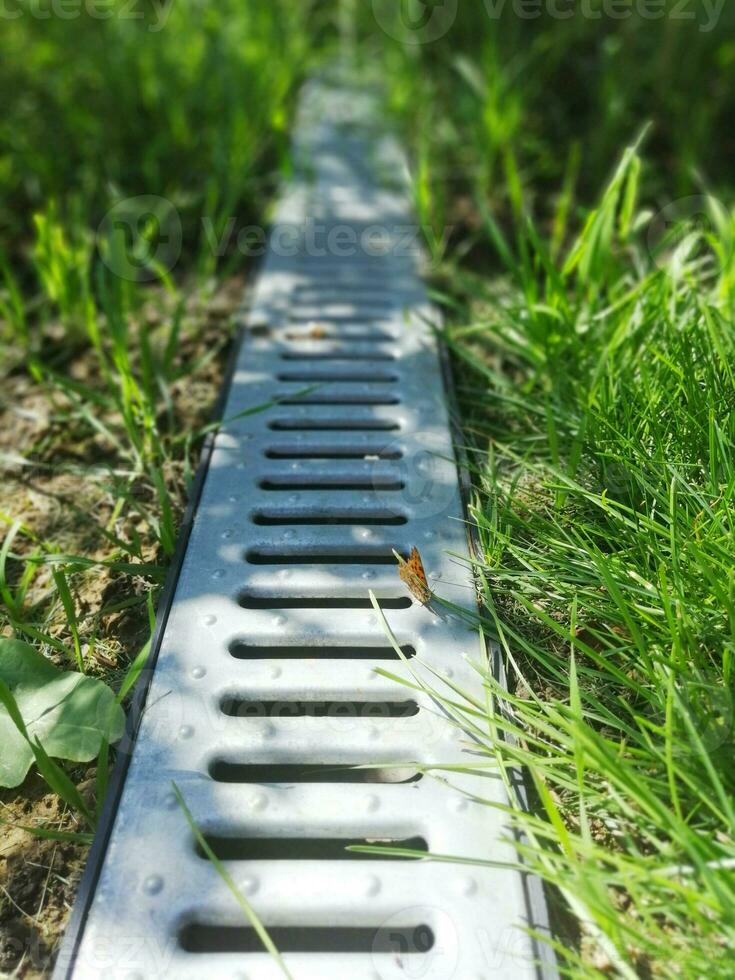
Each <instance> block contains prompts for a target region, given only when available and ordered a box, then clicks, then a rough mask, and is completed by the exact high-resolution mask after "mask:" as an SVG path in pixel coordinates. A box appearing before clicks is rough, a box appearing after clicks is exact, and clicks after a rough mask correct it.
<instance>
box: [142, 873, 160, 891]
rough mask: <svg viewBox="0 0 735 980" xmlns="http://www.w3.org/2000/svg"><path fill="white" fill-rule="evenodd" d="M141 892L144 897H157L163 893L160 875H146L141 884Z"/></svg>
mask: <svg viewBox="0 0 735 980" xmlns="http://www.w3.org/2000/svg"><path fill="white" fill-rule="evenodd" d="M143 891H144V892H145V893H146V895H157V894H158V893H159V892H160V891H163V878H162V877H161V876H160V875H148V877H147V878H146V879H145V881H144V882H143Z"/></svg>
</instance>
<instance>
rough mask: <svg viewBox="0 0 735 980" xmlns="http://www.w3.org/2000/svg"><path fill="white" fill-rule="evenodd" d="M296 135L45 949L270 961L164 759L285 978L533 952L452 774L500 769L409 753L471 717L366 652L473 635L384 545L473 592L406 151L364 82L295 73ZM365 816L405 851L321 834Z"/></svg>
mask: <svg viewBox="0 0 735 980" xmlns="http://www.w3.org/2000/svg"><path fill="white" fill-rule="evenodd" d="M295 154H296V159H297V176H296V177H294V178H293V179H292V180H291V182H290V183H289V185H288V187H287V188H286V190H285V192H284V195H283V197H282V200H281V202H280V206H279V208H278V211H277V214H276V216H275V222H274V226H273V231H272V236H271V241H270V246H269V252H268V255H267V258H266V261H265V263H264V267H263V270H262V272H261V275H260V277H259V281H258V284H257V288H256V290H255V296H254V302H253V306H252V309H251V311H250V313H249V315H248V323H247V326H248V328H249V329H247V330H246V334H245V338H244V342H243V344H242V347H241V350H240V353H239V355H238V361H237V365H236V369H235V372H234V375H233V377H232V380H231V385H230V389H229V393H228V396H227V401H226V406H225V410H224V417H225V419H226V420H229V421H227V422H226V424H225V425H224V427H223V428H222V430H221V431H220V432H219V434H218V436H217V438H216V444H215V448H214V451H213V453H212V456H211V460H210V464H209V468H208V471H207V474H206V477H205V481H204V485H203V489H202V492H201V497H200V502H199V506H198V509H197V512H196V515H195V519H194V522H193V527H192V530H191V534H190V538H189V542H188V547H187V550H186V553H185V556H184V558H183V564H182V567H181V571H180V575H179V578H178V584H177V587H176V591H175V595H174V597H173V602H172V605H171V608H170V612H169V616H168V620H167V623H166V626H165V630H164V633H163V637H162V641H161V646H160V653H159V656H158V660H157V665H156V669H155V672H154V674H153V677H152V680H151V683H150V687H149V690H148V694H147V699H146V706H145V710H144V713H143V716H142V720H141V723H140V728H139V734H138V738H137V742H136V744H135V747H134V751H133V756H132V760H131V762H130V766H129V770H128V774H127V778H126V781H125V785H124V789H123V792H122V796H121V799H120V803H119V807H118V811H117V814H116V816H115V820H114V824H113V825H112V829H111V832H110V836H109V842H108V845H107V848H106V852H105V854H104V858H103V860H102V864H101V868H100V870H99V875H98V878H97V881H96V887H95V889H94V892H93V894H92V895H91V897H90V899H89V904H88V909H87V910H86V915H85V916H83V917H82V918H83V921H82V923H81V925H80V927H79V928H78V929H77V930H76V933H77V934H76V936H75V937H73V938H72V939H70V941H69V942H68V943H67V945H66V946H65V948H64V949H63V950H62V955H61V957H60V960H59V962H58V964H57V974H56V975H57V977H73V978H75V980H86V978H99V977H105V978H115V980H117V978H119V980H122V978H126V980H133V978H144V980H148V978H163V977H166V978H173V980H201V978H202V977H207V978H208V980H217V978H233V980H235V978H238V980H246V978H247V980H271V978H276V977H279V976H282V974H281V972H280V970H279V967H278V965H277V964H276V963H275V961H274V960H272V959H271V958H270V956H269V955H268V954H267V953H266V952H264V951H263V949H262V946H261V944H260V942H259V940H258V937H257V935H256V933H255V931H254V930H253V928H251V926H250V925H249V924H248V923H247V922H246V921H245V920H244V917H243V913H242V910H241V909H240V908H239V906H238V904H237V903H236V902H235V900H234V899H233V896H232V894H231V893H230V892H229V891H228V889H227V887H226V885H225V883H224V882H223V881H222V879H221V878H220V876H219V875H218V873H217V871H216V869H215V868H214V867H213V866H212V864H211V862H210V861H209V860H207V859H206V857H205V856H204V855H203V853H202V852H201V851H200V850H199V848H198V847H197V844H196V841H195V839H194V837H193V836H192V834H191V832H190V830H189V828H188V826H187V823H186V819H185V816H184V814H183V812H182V810H181V808H180V807H179V806H178V804H177V801H176V798H175V796H174V793H173V791H172V782H174V781H175V783H176V784H177V785H178V787H179V788H180V790H181V793H182V794H183V797H184V798H185V800H186V802H187V804H188V806H189V808H190V810H191V812H192V814H193V817H194V819H195V821H196V823H197V824H198V826H199V828H200V829H201V832H202V833H203V834H204V836H205V838H206V839H207V840H208V842H209V844H210V846H211V847H212V849H213V850H214V852H215V854H216V855H217V856H218V857H219V858H220V859H221V860H222V861H223V862H225V865H226V867H227V869H228V871H229V872H230V873H231V875H232V877H233V879H234V881H235V883H236V884H237V886H238V888H239V889H240V890H241V892H242V894H243V895H245V896H246V897H247V899H248V901H249V902H250V903H251V904H252V906H253V908H254V909H255V910H256V912H257V914H258V916H259V917H260V918H261V920H262V921H263V923H264V924H265V925H266V927H267V928H268V930H269V932H270V934H271V936H272V938H273V940H274V941H275V943H276V945H277V946H278V947H279V949H280V950H281V952H282V953H283V954H284V957H285V961H286V963H287V965H288V967H289V969H290V971H291V973H292V975H293V977H294V978H295V980H344V978H345V977H349V978H350V980H393V978H401V980H405V978H410V977H414V978H418V977H420V978H426V980H450V978H455V980H483V978H484V980H490V978H491V977H492V978H493V980H495V978H500V977H505V978H513V980H518V978H530V977H538V976H540V975H541V974H543V975H545V976H551V975H554V967H553V963H551V964H549V962H548V960H547V966H546V967H539V966H538V961H539V958H540V957H541V956H542V955H543V954H542V953H541V951H540V949H539V948H537V947H536V946H535V944H534V942H533V941H532V940H531V939H530V938H529V937H528V935H527V933H526V932H525V928H526V927H528V926H529V925H533V926H535V927H537V928H544V926H545V922H544V912H543V903H542V902H541V903H540V904H537V903H534V902H532V901H531V899H530V898H529V882H528V880H527V879H526V878H525V876H523V875H521V874H519V873H518V872H516V871H513V870H509V869H504V868H502V867H500V866H498V863H502V862H508V863H512V862H515V861H517V856H516V854H515V851H514V849H513V847H512V846H511V845H510V844H509V843H508V842H507V839H508V837H509V836H510V834H509V832H508V831H507V829H506V828H505V827H504V820H503V816H502V814H501V813H500V811H498V810H497V809H493V808H492V807H488V806H485V805H482V804H479V803H476V802H474V800H473V798H472V797H473V796H478V797H482V798H484V799H489V800H494V801H497V802H500V803H502V802H504V801H505V799H506V797H505V794H504V790H503V787H502V783H501V782H500V780H499V779H497V778H495V777H493V776H488V777H487V778H482V779H477V778H472V777H467V776H459V775H457V776H452V777H451V778H449V780H448V781H443V780H439V779H436V778H433V777H431V776H424V777H423V778H421V774H420V772H419V771H418V770H417V765H418V766H421V765H424V764H450V765H451V764H454V763H460V762H462V761H463V760H465V761H466V760H467V759H468V753H470V752H471V744H470V743H468V741H467V739H466V737H465V736H462V735H461V733H458V731H457V730H456V729H455V728H454V727H453V726H452V725H451V723H449V722H448V721H447V720H446V719H445V718H444V717H443V716H442V714H441V712H440V711H439V710H438V708H437V707H436V705H435V704H433V703H432V701H431V700H430V699H428V698H427V697H425V696H424V695H423V694H422V693H420V692H418V691H415V690H412V689H410V688H408V687H405V686H402V685H399V684H397V683H396V682H395V681H392V680H390V679H388V678H386V677H383V676H381V675H380V674H378V673H377V672H376V668H381V667H382V668H387V669H389V670H390V671H392V672H394V673H395V674H398V675H403V676H409V668H408V667H407V665H406V663H408V664H410V665H411V667H412V668H413V669H417V670H419V671H421V670H423V669H425V668H424V667H423V666H422V665H424V664H425V665H428V666H430V667H431V668H432V669H434V670H436V671H438V672H440V673H441V674H444V675H446V676H448V677H449V678H451V680H452V681H453V682H454V683H456V684H458V685H460V686H461V687H463V688H466V689H474V690H477V689H478V687H479V685H478V679H477V674H476V672H475V671H474V669H473V668H472V666H471V663H470V662H471V661H473V660H474V661H478V660H479V659H480V656H481V653H480V648H479V643H478V640H477V637H476V636H475V635H474V634H473V633H472V632H470V631H468V630H467V628H466V627H465V626H464V625H462V624H461V623H460V621H459V619H458V618H456V617H451V616H450V617H446V616H442V615H440V614H438V613H437V612H435V611H433V610H432V609H430V608H427V607H425V606H422V605H421V604H420V603H418V602H416V601H415V600H413V599H412V598H411V596H410V595H409V593H408V591H407V590H406V588H405V587H404V586H403V584H402V583H401V582H400V580H399V577H398V574H397V567H396V561H395V558H394V556H393V551H394V550H395V551H397V552H398V553H399V554H404V555H408V553H409V552H410V549H411V548H412V547H413V546H417V547H418V548H419V550H420V552H421V555H422V557H423V561H424V565H425V567H426V570H427V572H428V574H429V577H430V579H431V584H432V586H433V588H434V589H436V590H437V591H438V592H440V593H441V595H442V596H443V597H445V598H446V599H448V600H451V601H452V602H455V603H457V604H458V605H461V606H465V607H467V608H468V609H471V608H472V607H473V604H474V602H475V595H474V590H473V586H472V581H471V578H470V576H469V573H468V571H467V567H466V565H463V564H462V563H461V562H459V561H457V560H456V558H452V557H450V555H455V556H465V557H466V556H467V554H468V544H467V535H466V525H465V523H464V514H463V509H462V501H461V495H460V489H459V484H458V476H457V467H456V463H455V461H454V454H453V449H452V442H451V437H450V427H449V418H448V412H447V407H446V398H445V393H444V389H443V384H442V372H441V365H440V358H439V355H438V351H437V347H436V343H435V340H434V337H433V334H432V331H431V329H430V327H429V326H428V324H429V323H430V322H431V321H432V319H435V316H436V314H435V312H434V311H433V310H432V308H431V306H430V305H429V303H428V301H427V296H426V293H425V289H424V287H423V285H422V284H421V281H420V279H419V276H418V263H417V254H416V252H417V250H416V241H417V234H416V228H415V226H414V223H413V221H414V219H413V218H412V214H411V206H410V184H409V180H408V176H407V172H406V168H405V163H404V160H403V157H402V155H401V152H400V150H399V148H398V147H397V144H396V143H395V141H394V140H393V139H392V138H391V137H389V136H387V135H386V134H385V133H384V132H383V130H382V128H381V126H380V121H379V116H378V110H377V108H376V104H375V103H374V101H373V97H372V96H371V95H369V94H366V93H361V92H358V91H351V90H348V89H344V88H335V87H331V86H329V85H328V84H326V83H320V82H313V83H311V84H310V85H309V86H307V88H306V90H305V93H304V96H303V99H302V109H301V114H300V118H299V121H298V124H297V128H296V138H295ZM274 398H277V399H278V403H277V404H276V405H275V406H273V407H271V408H270V409H268V410H265V411H262V412H258V413H256V414H249V415H248V414H243V413H245V412H246V411H247V410H248V409H250V408H252V406H254V405H258V404H262V403H266V402H268V401H269V400H271V399H274ZM369 590H372V591H373V592H374V594H375V595H376V596H377V597H378V598H379V600H380V604H381V606H382V608H383V610H384V614H385V616H386V618H387V619H388V622H389V623H390V626H391V628H392V630H393V632H394V634H395V636H396V638H397V640H398V642H399V644H400V645H401V646H402V649H403V652H404V654H405V656H406V658H407V662H406V663H404V662H403V661H402V660H401V659H400V658H398V657H397V656H396V654H395V651H394V650H393V648H392V647H391V645H390V642H389V641H388V639H387V638H386V635H385V632H384V631H383V629H382V627H381V624H380V622H379V619H378V617H377V614H376V613H375V610H374V609H373V608H372V606H371V603H370V599H369ZM356 766H361V767H362V768H354V767H356ZM450 784H451V785H450ZM375 842H384V843H387V844H391V845H393V846H396V847H401V848H404V849H409V850H412V851H415V852H417V853H418V855H419V856H418V857H404V858H398V857H395V858H389V857H387V856H382V857H376V856H374V855H365V854H360V853H355V852H349V851H346V850H345V848H346V847H347V846H349V845H353V844H360V843H375ZM427 851H431V852H434V853H436V854H445V855H447V854H449V855H458V856H460V857H461V856H464V857H467V858H478V857H480V858H484V859H487V861H488V862H489V863H491V864H492V865H493V866H483V867H480V866H473V865H470V864H468V865H461V864H451V863H442V862H438V861H431V860H429V859H425V858H421V856H420V855H421V854H423V853H425V852H427ZM532 906H533V907H532Z"/></svg>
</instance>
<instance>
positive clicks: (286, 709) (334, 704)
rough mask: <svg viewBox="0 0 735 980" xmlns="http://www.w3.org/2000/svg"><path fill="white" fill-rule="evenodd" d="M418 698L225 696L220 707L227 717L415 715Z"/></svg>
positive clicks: (403, 716)
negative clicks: (270, 698) (260, 698)
mask: <svg viewBox="0 0 735 980" xmlns="http://www.w3.org/2000/svg"><path fill="white" fill-rule="evenodd" d="M419 710H420V709H419V706H418V704H416V702H415V701H253V700H248V699H247V698H238V697H229V696H228V697H226V698H223V699H222V701H221V702H220V711H222V713H223V714H225V715H227V717H228V718H369V719H373V718H413V717H414V716H415V715H417V714H418V713H419Z"/></svg>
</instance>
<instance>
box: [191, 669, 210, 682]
mask: <svg viewBox="0 0 735 980" xmlns="http://www.w3.org/2000/svg"><path fill="white" fill-rule="evenodd" d="M191 676H192V677H193V678H194V680H195V681H200V680H201V679H202V677H206V676H207V668H206V667H195V668H194V669H193V670H192V672H191Z"/></svg>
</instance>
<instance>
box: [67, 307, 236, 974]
mask: <svg viewBox="0 0 735 980" xmlns="http://www.w3.org/2000/svg"><path fill="white" fill-rule="evenodd" d="M234 316H235V322H238V320H240V319H241V310H239V311H237V312H236V313H235V314H234ZM244 336H245V327H244V326H242V325H240V326H239V327H238V330H237V332H236V335H235V336H234V338H233V342H232V346H231V350H230V352H229V354H228V356H227V365H226V368H225V372H224V376H223V379H222V384H221V388H220V391H219V394H218V396H217V400H216V402H215V404H214V407H213V409H212V411H211V413H210V422H219V421H222V414H223V411H224V407H225V403H226V399H227V395H228V393H229V390H230V385H231V382H232V378H233V375H234V373H235V368H236V365H237V360H238V356H239V353H240V348H241V347H242V343H243V339H244ZM215 438H216V432H209V433H208V434H207V435H206V436H205V438H204V442H203V444H202V450H201V453H200V456H199V463H198V465H197V469H196V473H195V475H194V480H193V482H192V488H191V493H190V494H189V500H188V502H187V505H186V510H185V511H184V519H183V521H182V523H181V527H180V528H179V533H178V539H177V542H176V549H175V551H174V555H173V558H172V560H171V565H170V566H169V569H168V572H167V574H166V580H165V582H164V586H163V591H162V593H161V597H160V599H159V602H158V606H157V608H156V624H155V628H154V630H153V636H152V638H151V649H150V652H149V654H148V658H147V660H146V662H145V666H144V667H143V669H142V671H141V674H140V677H139V678H138V681H137V682H136V684H135V687H134V688H133V697H132V704H131V706H130V710H129V711H128V714H127V718H126V723H125V734H124V735H123V739H124V741H125V746H126V748H125V751H120V752H118V753H117V756H116V758H115V764H114V766H113V770H112V773H111V775H110V780H109V786H108V791H107V796H106V797H105V802H104V805H103V807H102V812H101V814H100V818H99V822H98V825H97V830H96V831H95V835H94V839H93V841H92V845H91V847H90V849H89V854H88V855H87V861H86V864H85V866H84V871H83V872H82V877H81V879H80V881H79V887H78V888H77V893H76V897H75V900H74V905H73V906H72V912H71V916H70V917H69V922H68V923H67V925H66V928H65V930H64V936H63V939H62V940H61V943H60V944H59V946H58V948H57V950H56V953H55V961H54V962H55V965H54V968H53V971H52V972H51V974H50V976H51V977H52V980H71V977H72V975H73V972H74V966H75V963H76V958H77V953H78V951H79V946H80V944H81V941H82V936H83V934H84V929H85V926H86V923H87V915H88V913H89V910H90V908H91V906H92V900H93V898H94V893H95V889H96V887H97V881H98V879H99V876H100V872H101V871H102V864H103V861H104V858H105V854H106V853H107V845H108V843H109V841H110V836H111V834H112V828H113V826H114V823H115V817H116V815H117V810H118V806H119V803H120V798H121V796H122V793H123V789H124V788H125V778H126V776H127V772H128V767H129V765H130V760H131V758H132V755H133V750H134V748H135V743H136V740H137V737H138V729H139V728H140V722H141V719H142V717H143V712H144V711H145V704H146V700H147V696H148V689H149V687H150V683H151V680H152V678H153V672H154V670H155V669H156V663H157V661H158V654H159V652H160V649H161V641H162V639H163V634H164V631H165V629H166V625H167V623H168V617H169V613H170V611H171V606H172V605H173V600H174V596H175V594H176V586H177V585H178V581H179V575H180V573H181V567H182V564H183V561H184V555H185V554H186V549H187V547H188V544H189V536H190V534H191V529H192V526H193V523H194V518H195V516H196V512H197V509H198V506H199V501H200V499H201V494H202V488H203V486H204V480H205V477H206V475H207V472H208V470H209V463H210V460H211V457H212V451H213V449H214V442H215Z"/></svg>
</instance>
